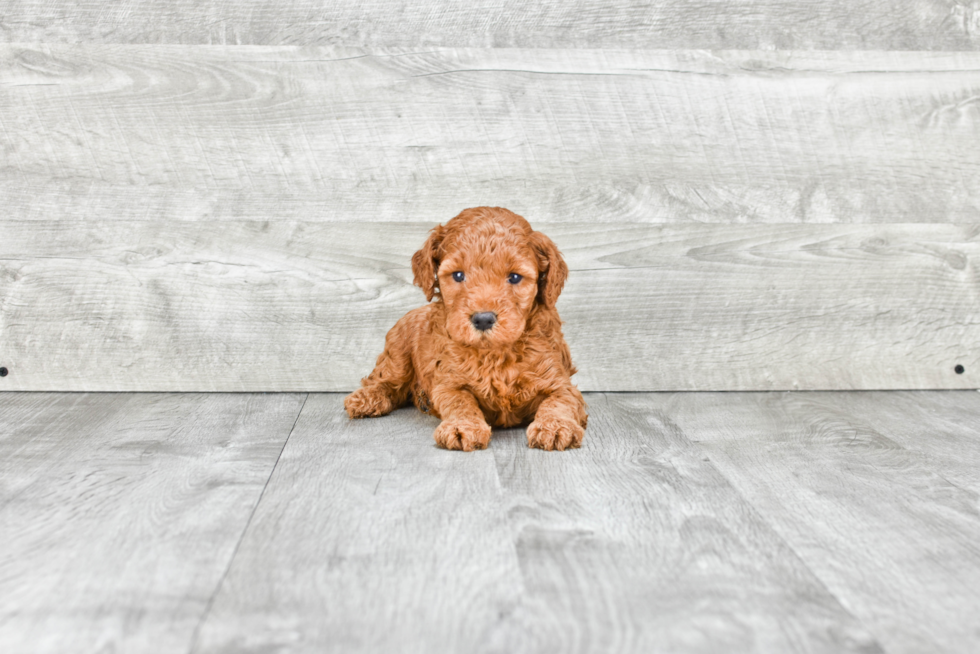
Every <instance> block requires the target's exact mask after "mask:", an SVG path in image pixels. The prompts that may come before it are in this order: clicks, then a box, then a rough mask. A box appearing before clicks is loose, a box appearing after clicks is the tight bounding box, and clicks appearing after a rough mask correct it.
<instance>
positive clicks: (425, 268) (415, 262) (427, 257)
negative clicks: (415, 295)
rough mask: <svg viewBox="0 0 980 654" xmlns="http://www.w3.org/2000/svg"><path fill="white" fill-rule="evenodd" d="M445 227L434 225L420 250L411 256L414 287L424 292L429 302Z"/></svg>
mask: <svg viewBox="0 0 980 654" xmlns="http://www.w3.org/2000/svg"><path fill="white" fill-rule="evenodd" d="M444 232H445V227H443V226H442V225H436V226H435V227H434V228H432V231H431V232H429V238H428V239H427V240H426V241H425V245H423V246H422V249H421V250H419V251H418V252H416V253H415V254H413V255H412V272H413V273H414V274H415V285H416V286H420V287H421V288H422V290H423V291H425V299H426V300H427V301H428V300H431V299H432V297H433V296H434V295H435V294H436V270H438V269H439V257H440V256H441V255H440V246H441V245H442V236H443V233H444Z"/></svg>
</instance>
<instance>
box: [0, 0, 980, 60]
mask: <svg viewBox="0 0 980 654" xmlns="http://www.w3.org/2000/svg"><path fill="white" fill-rule="evenodd" d="M7 5H9V6H8V7H7V8H6V10H5V15H4V21H3V31H2V33H0V35H2V38H3V39H4V40H6V41H34V42H42V41H43V42H60V43H65V42H68V43H79V42H82V43H84V42H89V43H91V42H98V43H207V44H212V43H219V44H257V45H283V44H296V45H314V44H345V45H359V46H360V45H368V46H392V45H401V46H405V47H428V46H436V45H443V46H460V45H469V46H482V47H515V46H516V47H539V48H555V47H563V48H581V47H593V48H594V47H604V48H705V49H726V48H762V49H766V48H768V49H772V48H781V49H828V50H832V49H842V50H865V49H896V50H956V49H963V50H970V49H975V48H976V47H977V45H978V42H980V10H978V9H977V6H976V4H974V3H971V2H944V1H942V0H850V1H848V0H827V1H825V2H820V3H800V2H789V1H787V0H749V1H740V2H731V1H730V0H705V1H702V2H697V3H690V2H684V1H683V0H662V1H660V2H656V3H638V2H629V1H628V0H611V1H609V0H606V1H604V2H599V1H598V0H574V1H570V2H565V3H562V4H560V5H556V4H553V3H547V2H534V3H525V2H518V1H516V0H473V1H472V2H467V3H466V4H458V5H457V4H453V5H452V6H451V7H447V6H445V5H444V4H442V3H439V2H434V1H429V2H414V3H409V2H405V0H358V1H355V0H335V1H334V2H330V3H323V2H312V1H310V0H291V1H290V2H288V3H281V2H279V3H274V2H271V1H270V0H243V1H240V2H234V3H232V2H227V1H226V2H211V3H207V4H201V3H198V2H193V1H192V0H175V1H171V2H160V1H157V2H135V1H133V0H129V1H126V2H114V3H112V4H111V5H108V6H106V5H99V4H94V3H77V4H70V5H59V4H57V3H51V2H44V1H43V0H13V1H10V2H8V3H7Z"/></svg>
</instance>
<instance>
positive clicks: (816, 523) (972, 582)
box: [645, 393, 980, 654]
mask: <svg viewBox="0 0 980 654" xmlns="http://www.w3.org/2000/svg"><path fill="white" fill-rule="evenodd" d="M922 395H923V394H921V393H902V394H882V393H867V394H865V393H862V394H838V393H834V394H810V393H803V394H779V395H771V394H761V393H758V394H751V395H750V394H730V393H726V394H717V395H715V394H711V395H708V394H680V395H676V396H672V397H671V396H660V395H648V396H646V397H645V401H646V404H647V405H648V406H649V407H650V408H651V409H652V410H654V411H655V412H656V413H658V414H660V415H662V416H664V417H665V419H669V420H671V421H672V423H671V424H672V425H676V426H678V427H679V428H680V429H681V430H682V431H683V433H684V434H685V435H686V436H687V437H688V438H690V439H692V440H694V441H697V442H698V444H699V445H700V447H701V448H702V451H703V453H704V455H705V456H706V457H707V459H708V460H710V462H711V463H712V464H713V465H714V466H716V467H717V468H718V470H720V472H721V474H722V475H724V476H725V478H726V479H727V480H729V481H730V482H731V484H732V485H733V486H734V487H735V488H736V489H737V490H738V491H739V492H740V493H741V494H743V495H744V496H745V497H746V498H747V499H748V501H749V502H750V503H751V504H752V505H753V506H754V507H755V508H756V510H757V511H758V512H759V513H760V514H761V515H762V516H763V517H764V518H765V520H766V522H767V523H768V524H770V525H772V527H773V528H774V529H775V530H776V532H777V533H779V534H780V536H782V538H783V539H785V541H786V542H787V543H788V544H789V546H790V547H791V548H792V549H793V550H794V551H795V552H796V553H797V555H798V556H799V557H800V558H801V559H802V561H803V562H804V563H805V564H806V565H807V567H809V568H810V569H811V570H812V571H813V573H814V574H815V575H816V576H817V577H818V578H819V579H820V580H821V581H822V582H823V583H824V584H825V585H826V587H827V588H828V589H829V590H830V592H831V593H833V594H834V595H835V596H836V597H837V598H838V599H839V600H840V601H841V603H842V604H843V605H844V606H846V607H848V609H849V610H850V611H851V612H852V613H853V614H854V615H855V616H856V617H857V618H858V619H859V620H860V621H861V622H862V623H863V624H864V625H865V626H866V627H867V628H868V629H869V630H870V631H871V633H872V634H874V636H875V637H876V638H877V640H878V641H879V642H880V643H881V645H882V646H883V648H884V650H885V651H887V652H894V653H895V654H905V653H908V654H913V653H917V652H961V653H962V654H972V652H974V651H975V650H976V647H977V623H976V615H977V609H978V608H980V549H978V548H977V542H978V539H980V516H978V512H977V487H976V484H975V480H976V478H975V477H974V480H973V482H972V483H970V484H969V485H963V484H961V483H959V482H958V481H952V480H950V478H949V477H948V476H947V475H948V473H949V472H950V471H954V470H956V468H957V467H958V466H951V465H950V464H949V461H950V460H951V459H952V458H954V457H957V456H959V457H962V459H963V460H964V461H969V460H973V461H976V460H977V458H978V457H980V430H978V425H980V421H977V420H976V417H977V415H978V411H980V401H978V399H980V398H978V397H977V394H976V393H964V394H962V396H961V397H956V398H955V399H954V398H953V397H952V394H946V397H945V398H944V400H945V401H946V402H950V403H955V404H957V405H959V407H960V409H959V413H961V414H963V413H972V415H973V421H972V424H969V425H968V424H960V425H959V426H958V427H957V428H956V429H955V431H956V432H957V437H956V439H955V441H951V439H948V438H944V437H943V436H942V434H941V433H937V432H938V431H939V429H937V426H938V425H936V423H934V421H933V420H931V419H930V418H929V417H928V415H927V414H924V413H923V412H919V411H916V410H915V409H912V410H911V411H909V410H908V409H910V408H912V407H916V406H919V407H921V408H923V409H926V410H927V411H928V407H929V405H930V404H932V405H933V407H934V408H935V407H938V406H941V404H942V403H941V402H940V403H934V402H931V401H929V400H928V399H925V400H924V399H923V398H922V397H921V396H922ZM896 402H898V403H902V404H903V405H905V407H907V409H906V411H905V412H904V413H905V415H906V417H907V421H906V423H905V425H904V426H903V427H901V430H902V431H905V432H912V431H914V432H915V433H916V435H915V437H914V438H912V439H910V438H908V437H899V438H898V440H896V439H895V438H894V436H893V435H894V434H895V426H896V425H895V422H894V420H893V417H894V416H895V414H896V412H895V409H894V404H895V403H896ZM916 413H918V415H915V414H916ZM913 416H915V417H913ZM937 417H938V416H937ZM947 429H948V427H947ZM937 437H939V439H941V440H940V441H938V442H937V441H936V440H934V439H936V438H937ZM943 440H944V441H945V444H943V443H942V442H941V441H943ZM926 441H933V442H932V443H930V444H923V443H925V442H926ZM906 442H909V444H910V445H911V447H907V446H906ZM930 450H931V452H930Z"/></svg>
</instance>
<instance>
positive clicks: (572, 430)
mask: <svg viewBox="0 0 980 654" xmlns="http://www.w3.org/2000/svg"><path fill="white" fill-rule="evenodd" d="M588 420H589V416H588V414H586V413H585V400H584V399H583V398H582V394H581V393H580V392H579V391H578V389H577V388H575V387H574V386H572V385H569V386H568V387H566V388H563V389H561V390H560V391H557V392H555V393H552V394H551V395H549V396H548V397H546V398H545V399H544V401H543V402H541V405H540V406H539V407H538V410H537V412H536V413H535V414H534V422H532V423H531V424H530V425H528V427H527V444H528V446H529V447H538V448H541V449H542V450H567V449H571V448H573V447H579V446H580V445H582V437H583V436H584V435H585V425H586V423H588Z"/></svg>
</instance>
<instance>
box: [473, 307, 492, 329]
mask: <svg viewBox="0 0 980 654" xmlns="http://www.w3.org/2000/svg"><path fill="white" fill-rule="evenodd" d="M470 322H471V323H473V326H474V327H476V328H477V329H479V330H480V331H481V332H485V331H487V330H488V329H490V328H491V327H493V324H494V323H495V322H497V314H495V313H493V312H492V311H481V312H480V313H474V314H473V315H472V316H470Z"/></svg>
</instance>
